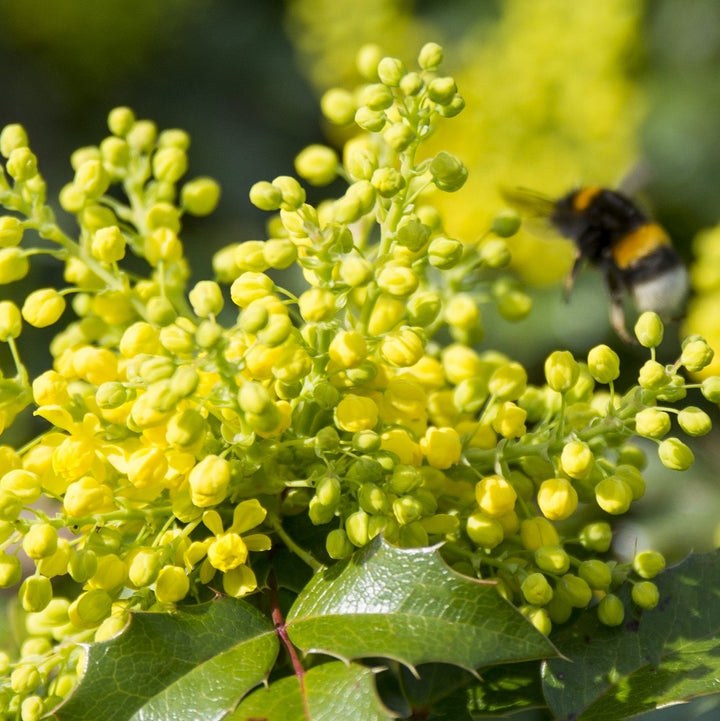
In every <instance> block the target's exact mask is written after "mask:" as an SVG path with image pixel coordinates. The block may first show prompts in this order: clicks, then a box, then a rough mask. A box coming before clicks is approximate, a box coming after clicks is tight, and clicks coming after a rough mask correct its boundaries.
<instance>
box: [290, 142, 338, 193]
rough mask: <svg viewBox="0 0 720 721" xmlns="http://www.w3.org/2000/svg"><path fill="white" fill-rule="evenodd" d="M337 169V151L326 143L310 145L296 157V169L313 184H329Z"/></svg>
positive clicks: (333, 178)
mask: <svg viewBox="0 0 720 721" xmlns="http://www.w3.org/2000/svg"><path fill="white" fill-rule="evenodd" d="M337 170H338V157H337V153H336V152H335V151H334V150H333V149H332V148H328V147H327V146H326V145H309V146H308V147H307V148H305V149H304V150H302V151H301V152H300V153H299V154H298V155H297V156H296V158H295V171H296V172H297V174H298V175H299V176H300V177H301V178H303V179H305V180H307V181H308V182H309V183H311V184H312V185H328V184H329V183H331V182H332V181H333V180H335V178H336V177H337Z"/></svg>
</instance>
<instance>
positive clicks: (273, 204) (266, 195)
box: [250, 180, 282, 210]
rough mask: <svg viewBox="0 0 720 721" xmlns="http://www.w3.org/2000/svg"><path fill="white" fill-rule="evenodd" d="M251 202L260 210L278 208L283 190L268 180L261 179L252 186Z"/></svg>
mask: <svg viewBox="0 0 720 721" xmlns="http://www.w3.org/2000/svg"><path fill="white" fill-rule="evenodd" d="M250 202H251V203H252V204H253V205H254V206H255V207H256V208H260V210H278V209H279V208H280V205H281V203H282V191H281V190H280V189H279V188H276V187H275V186H274V185H273V184H272V183H269V182H268V181H267V180H260V181H258V182H257V183H255V184H254V185H253V186H252V187H251V188H250Z"/></svg>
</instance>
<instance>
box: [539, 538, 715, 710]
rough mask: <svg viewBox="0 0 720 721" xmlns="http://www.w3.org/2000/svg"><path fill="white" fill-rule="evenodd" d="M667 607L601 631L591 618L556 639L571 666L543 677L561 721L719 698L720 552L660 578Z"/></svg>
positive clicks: (630, 613) (558, 665) (552, 665)
mask: <svg viewBox="0 0 720 721" xmlns="http://www.w3.org/2000/svg"><path fill="white" fill-rule="evenodd" d="M654 582H655V583H657V585H658V588H659V590H660V603H659V604H658V606H657V608H655V609H653V610H651V611H642V612H639V611H637V610H636V609H633V608H632V606H631V604H630V603H629V602H628V601H627V599H625V611H626V617H625V622H624V623H623V625H622V626H620V627H619V628H615V629H612V628H607V627H605V626H602V625H601V624H600V623H599V621H598V620H597V618H596V617H595V614H591V613H586V614H584V615H583V616H582V617H581V618H580V620H579V622H578V623H577V624H575V625H574V626H573V627H571V628H569V629H567V630H566V631H563V632H561V633H559V634H558V635H557V636H556V637H554V640H555V643H556V645H557V646H558V648H559V649H560V651H561V652H562V653H563V654H564V655H565V656H566V657H567V658H568V659H569V660H563V659H553V660H551V661H549V662H548V663H547V664H546V666H545V668H544V671H543V686H544V693H545V697H546V699H547V701H548V704H549V706H550V708H551V710H552V711H553V712H554V713H555V715H556V717H557V718H558V719H567V720H568V721H569V720H571V719H582V720H583V721H600V720H601V719H602V720H603V721H615V719H620V718H622V719H626V718H630V717H632V716H635V715H637V714H640V713H642V712H644V711H649V710H651V709H654V708H657V707H658V706H662V705H666V704H670V703H676V702H680V701H684V700H687V699H689V698H691V697H693V696H700V695H706V694H711V693H718V692H720V553H719V552H718V551H716V552H714V553H706V554H698V555H691V556H688V558H686V559H685V560H684V561H683V562H682V563H680V564H679V565H677V566H675V567H673V568H670V569H668V570H667V571H665V572H663V573H661V574H660V575H659V576H657V577H656V578H655V579H654Z"/></svg>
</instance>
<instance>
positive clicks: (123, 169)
mask: <svg viewBox="0 0 720 721" xmlns="http://www.w3.org/2000/svg"><path fill="white" fill-rule="evenodd" d="M100 156H101V158H102V161H103V165H105V167H106V169H107V170H109V172H110V173H111V175H113V176H115V177H120V178H121V177H124V176H125V175H126V173H127V166H128V164H129V163H130V148H129V147H128V144H127V143H126V142H125V141H124V140H122V139H121V138H116V137H113V136H110V137H109V138H105V139H104V140H103V141H102V142H101V143H100Z"/></svg>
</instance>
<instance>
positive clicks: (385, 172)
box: [370, 166, 405, 198]
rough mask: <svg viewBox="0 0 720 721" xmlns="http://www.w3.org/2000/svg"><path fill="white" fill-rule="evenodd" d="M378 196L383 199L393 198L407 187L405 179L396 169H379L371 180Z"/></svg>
mask: <svg viewBox="0 0 720 721" xmlns="http://www.w3.org/2000/svg"><path fill="white" fill-rule="evenodd" d="M370 182H371V183H372V185H373V187H374V188H375V189H376V190H377V192H378V195H381V196H382V197H383V198H392V196H393V195H396V194H397V193H399V192H400V191H401V190H402V189H403V188H404V187H405V178H403V176H402V175H401V174H400V173H399V172H398V171H397V170H395V168H390V167H387V166H385V167H382V168H378V169H377V170H376V171H375V172H374V173H373V174H372V178H371V180H370Z"/></svg>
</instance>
